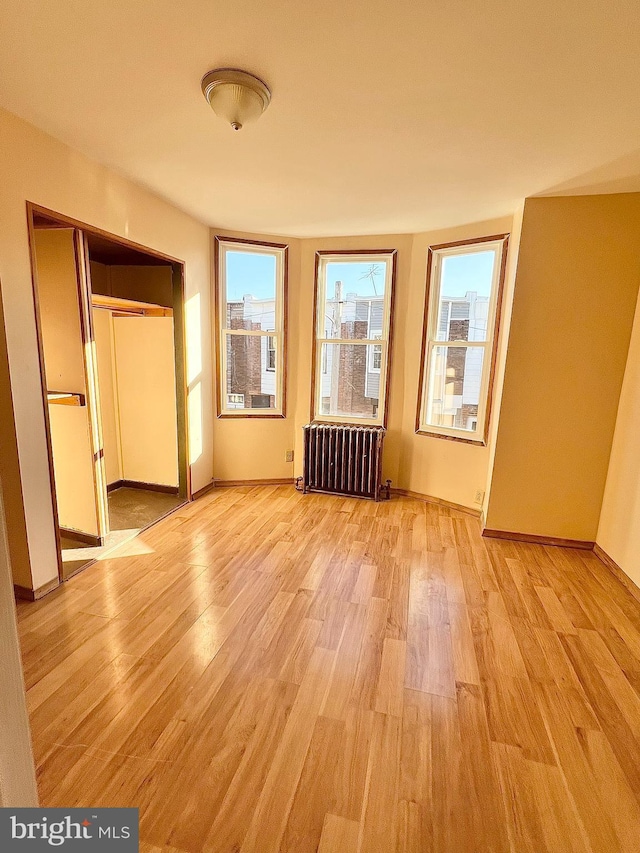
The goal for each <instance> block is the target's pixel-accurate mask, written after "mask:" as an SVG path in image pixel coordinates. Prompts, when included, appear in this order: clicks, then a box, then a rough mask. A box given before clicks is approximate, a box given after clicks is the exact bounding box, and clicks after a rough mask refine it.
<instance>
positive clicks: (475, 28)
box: [0, 0, 640, 237]
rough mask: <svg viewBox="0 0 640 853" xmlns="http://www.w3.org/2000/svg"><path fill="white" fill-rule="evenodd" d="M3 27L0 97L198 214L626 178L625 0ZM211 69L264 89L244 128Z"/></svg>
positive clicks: (253, 4) (636, 122) (128, 13)
mask: <svg viewBox="0 0 640 853" xmlns="http://www.w3.org/2000/svg"><path fill="white" fill-rule="evenodd" d="M0 32H2V42H3V49H2V51H1V52H0V105H2V106H4V107H5V108H6V109H8V110H10V111H11V112H13V113H16V114H17V115H19V116H21V117H23V118H25V119H26V120H27V121H30V122H32V123H33V124H35V125H37V126H38V127H40V128H42V129H44V130H46V131H47V132H49V133H51V134H52V135H53V136H55V137H57V138H58V139H60V140H62V141H64V142H66V143H68V144H69V145H71V146H73V147H74V148H77V149H79V150H80V151H82V152H84V153H85V154H87V155H89V156H91V157H93V158H95V159H97V160H99V161H100V162H103V163H105V164H107V165H108V166H111V167H112V168H115V169H116V170H118V171H119V172H121V173H123V174H125V175H127V176H128V177H130V178H132V179H133V180H135V181H137V182H138V183H141V184H143V185H144V186H147V187H149V188H151V189H152V190H154V191H155V192H157V193H158V194H160V195H161V196H163V197H164V198H166V199H168V200H170V201H171V202H172V203H174V204H175V205H177V206H178V207H180V208H182V209H184V210H185V211H187V212H188V213H190V214H192V215H193V216H195V217H197V218H198V219H200V220H202V221H203V222H206V223H208V224H210V225H212V226H219V227H225V228H229V229H239V230H240V229H241V230H245V231H257V232H263V233H270V234H281V235H287V236H300V237H306V236H321V235H336V236H337V235H343V234H354V235H355V234H375V233H402V232H415V231H425V230H430V229H435V228H441V227H443V228H444V227H449V226H452V225H458V224H463V223H468V222H476V221H480V220H483V219H489V218H492V217H496V216H501V215H504V214H509V213H511V212H513V210H514V209H515V207H516V205H517V204H518V202H519V201H520V200H521V199H522V198H524V197H526V196H529V195H534V194H540V193H546V192H554V191H558V189H562V188H565V187H566V188H568V189H569V190H570V191H572V190H575V191H585V187H588V186H589V177H588V176H594V175H595V178H594V185H596V184H597V187H598V190H599V191H603V188H604V190H605V191H606V188H607V186H610V185H611V186H613V188H614V189H616V190H617V191H626V190H628V189H638V188H640V183H639V181H638V177H637V175H638V172H639V171H640V154H639V151H640V110H639V109H638V104H639V103H640V63H639V62H638V49H637V45H638V43H639V42H638V40H639V37H640V4H639V3H637V0H562V2H561V3H559V2H558V0H536V2H531V0H515V2H514V0H475V2H472V0H448V2H443V0H440V2H436V0H426V2H425V0H422V2H416V0H392V2H390V0H351V2H348V1H347V2H345V0H316V2H314V3H304V2H301V0H274V1H272V2H265V0H260V1H259V0H235V2H233V3H222V2H219V0H181V2H176V0H137V2H135V3H132V2H130V0H110V2H108V3H105V2H104V0H99V2H98V0H56V2H55V3H52V2H50V0H46V1H45V0H21V2H20V3H5V4H3V5H2V9H1V11H0ZM219 66H236V67H241V68H244V69H246V70H248V71H250V72H252V73H254V74H257V75H258V76H259V77H262V78H263V79H264V80H266V81H267V83H268V84H269V85H270V87H271V89H272V92H273V98H272V102H271V106H270V107H269V109H268V110H267V112H266V113H265V114H264V115H263V116H262V118H261V119H260V120H259V121H258V123H257V124H254V125H250V126H247V127H246V128H244V129H243V130H242V131H241V132H239V133H234V132H233V131H232V130H231V128H229V127H228V126H226V125H225V124H224V123H223V122H222V121H221V120H220V119H218V118H217V117H216V116H215V115H214V114H213V112H212V111H211V109H210V108H209V106H208V105H207V103H206V101H205V100H204V98H203V96H202V94H201V91H200V79H201V78H202V76H203V75H204V73H205V72H206V71H208V70H209V69H211V68H215V67H219ZM609 164H611V169H610V170H609ZM621 164H622V165H621ZM583 175H584V176H587V177H586V178H585V179H584V180H583V179H582V178H581V176H583ZM585 181H586V183H585ZM634 182H635V183H634Z"/></svg>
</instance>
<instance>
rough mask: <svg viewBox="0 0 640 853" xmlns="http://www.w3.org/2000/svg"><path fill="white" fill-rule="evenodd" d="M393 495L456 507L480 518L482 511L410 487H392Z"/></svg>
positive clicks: (457, 509) (448, 507)
mask: <svg viewBox="0 0 640 853" xmlns="http://www.w3.org/2000/svg"><path fill="white" fill-rule="evenodd" d="M391 494H392V495H402V496H403V497H406V498H415V499H416V500H418V501H424V502H425V503H428V504H436V506H443V507H446V508H447V509H454V510H455V511H456V512H463V513H464V514H465V515H470V516H472V517H473V518H480V515H481V512H480V510H479V509H472V508H471V507H469V506H463V505H462V504H456V503H453V501H445V500H444V498H434V497H433V496H432V495H424V494H422V492H412V491H411V490H410V489H391Z"/></svg>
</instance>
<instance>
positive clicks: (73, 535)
mask: <svg viewBox="0 0 640 853" xmlns="http://www.w3.org/2000/svg"><path fill="white" fill-rule="evenodd" d="M60 535H61V536H66V538H67V539H73V541H74V542H82V544H83V545H89V546H90V547H91V548H100V547H101V546H102V545H104V539H103V538H102V536H94V535H93V534H92V533H83V532H82V530H73V529H72V528H70V527H61V528H60Z"/></svg>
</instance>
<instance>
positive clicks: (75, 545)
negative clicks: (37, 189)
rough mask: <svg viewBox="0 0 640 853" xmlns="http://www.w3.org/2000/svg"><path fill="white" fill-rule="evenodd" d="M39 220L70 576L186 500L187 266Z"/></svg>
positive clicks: (58, 510)
mask: <svg viewBox="0 0 640 853" xmlns="http://www.w3.org/2000/svg"><path fill="white" fill-rule="evenodd" d="M32 216H33V219H32V232H31V233H32V257H33V262H34V293H35V297H36V305H37V308H38V316H39V322H38V325H39V336H40V343H41V367H42V375H43V387H44V388H45V390H46V398H47V405H46V409H47V420H48V435H49V454H50V463H51V469H52V474H53V477H52V479H53V483H54V489H53V491H52V498H53V501H54V516H55V517H56V519H57V527H58V538H59V564H60V573H61V577H62V578H63V579H65V578H68V577H70V576H71V575H73V574H75V573H76V572H77V571H79V570H80V569H81V568H83V567H84V566H86V565H87V564H88V563H90V562H93V561H94V560H96V559H100V558H101V557H104V556H105V555H106V554H108V553H110V552H111V551H113V549H114V548H115V547H116V546H118V545H120V544H121V543H122V542H123V541H125V540H126V539H129V538H133V536H135V535H136V534H137V533H139V532H140V531H141V530H143V529H144V528H145V527H148V526H149V525H150V524H152V523H153V522H155V521H157V520H158V519H159V518H162V517H163V516H165V515H166V514H167V513H169V512H171V511H173V510H174V509H176V508H177V507H178V506H180V505H182V504H183V503H184V502H185V501H186V500H187V499H188V497H189V496H188V478H187V471H186V452H185V446H186V436H185V434H184V432H185V420H186V419H185V417H184V403H185V400H184V396H185V395H184V390H183V370H182V363H183V362H182V353H183V351H184V346H183V337H182V324H181V317H182V312H181V306H182V268H181V264H178V263H177V262H174V261H172V260H170V259H166V258H163V257H158V256H157V255H155V254H152V253H149V252H146V251H144V250H142V249H140V248H138V247H133V246H131V245H128V244H124V243H122V242H118V241H116V240H114V239H112V238H110V237H107V236H105V235H103V234H100V233H95V232H93V231H89V230H86V229H82V228H78V227H73V226H70V225H68V224H67V223H65V222H63V221H56V220H55V219H54V218H52V217H51V216H49V215H46V214H42V213H38V212H34V213H32ZM176 309H177V310H176ZM175 314H177V315H178V316H175Z"/></svg>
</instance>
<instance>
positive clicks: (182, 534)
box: [19, 486, 640, 853]
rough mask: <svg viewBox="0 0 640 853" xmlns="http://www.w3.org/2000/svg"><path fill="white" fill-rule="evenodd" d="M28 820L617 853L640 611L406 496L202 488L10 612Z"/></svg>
mask: <svg viewBox="0 0 640 853" xmlns="http://www.w3.org/2000/svg"><path fill="white" fill-rule="evenodd" d="M19 621H20V630H21V636H22V646H23V652H24V667H25V676H26V682H27V687H28V701H29V708H30V714H31V723H32V727H33V739H34V749H35V754H36V759H37V765H38V777H39V787H40V796H41V800H42V803H43V805H50V806H67V807H69V806H76V805H93V806H108V805H132V806H139V808H140V826H141V839H142V841H143V843H142V844H141V848H140V849H141V851H143V853H144V851H147V853H152V851H159V850H168V851H172V850H177V851H188V853H198V852H199V851H219V852H220V853H223V851H224V853H232V851H236V852H237V851H241V853H285V851H286V853H289V852H290V851H296V853H312V851H316V850H319V851H320V853H351V852H352V851H353V853H356V851H359V853H405V851H406V853H418V851H419V853H445V852H446V853H471V851H486V853H489V851H491V853H500V851H514V853H529V851H530V853H544V851H551V853H589V851H591V853H616V851H625V853H638V851H639V850H640V604H638V602H637V601H636V600H635V599H634V598H633V597H632V596H631V594H630V593H629V592H628V591H627V590H626V589H625V588H624V587H623V586H622V585H621V584H620V583H619V581H618V580H617V579H616V578H614V577H613V576H612V574H611V573H610V571H609V570H608V569H607V568H606V567H605V566H604V565H603V564H602V563H601V562H600V561H599V560H598V559H597V558H596V557H595V556H594V555H593V554H591V553H586V552H580V551H571V550H566V549H561V548H552V547H544V546H538V545H526V544H521V543H514V542H504V541H499V540H483V539H482V538H481V536H480V534H479V528H478V522H477V521H476V520H475V519H473V518H472V517H470V516H465V515H463V514H460V513H456V512H454V511H452V510H448V509H446V508H443V507H438V506H434V505H429V504H425V503H422V502H420V501H418V500H414V499H411V498H394V499H392V500H391V501H389V502H384V503H380V504H375V503H372V502H368V501H359V500H352V499H342V498H339V497H332V496H324V495H308V496H303V495H301V494H299V493H297V492H296V491H294V489H293V488H291V487H287V486H280V487H259V488H246V487H245V488H234V489H224V490H218V491H215V492H213V493H211V494H210V495H208V496H207V497H205V498H202V499H201V500H200V501H198V502H197V503H196V504H192V505H190V506H189V507H186V508H183V509H181V510H179V511H178V512H177V513H176V514H174V515H173V516H171V517H170V518H168V519H166V520H165V521H163V522H161V523H160V524H158V525H156V526H155V527H154V528H152V529H150V530H148V531H147V532H146V533H144V534H143V535H142V536H141V537H139V538H138V539H137V540H135V541H134V542H133V543H130V544H129V545H128V546H125V548H124V550H123V552H122V553H121V554H120V555H118V556H112V557H110V558H109V559H107V560H105V561H103V562H101V563H98V564H96V565H95V566H93V567H91V568H89V569H87V570H86V571H85V572H84V573H82V574H80V575H78V576H77V577H75V578H73V579H72V580H71V581H70V582H69V583H67V584H65V586H64V587H63V588H61V589H60V590H58V591H56V592H55V593H53V594H52V595H50V596H49V597H48V598H46V599H44V600H42V601H40V602H36V603H35V604H28V603H21V604H20V605H19Z"/></svg>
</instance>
